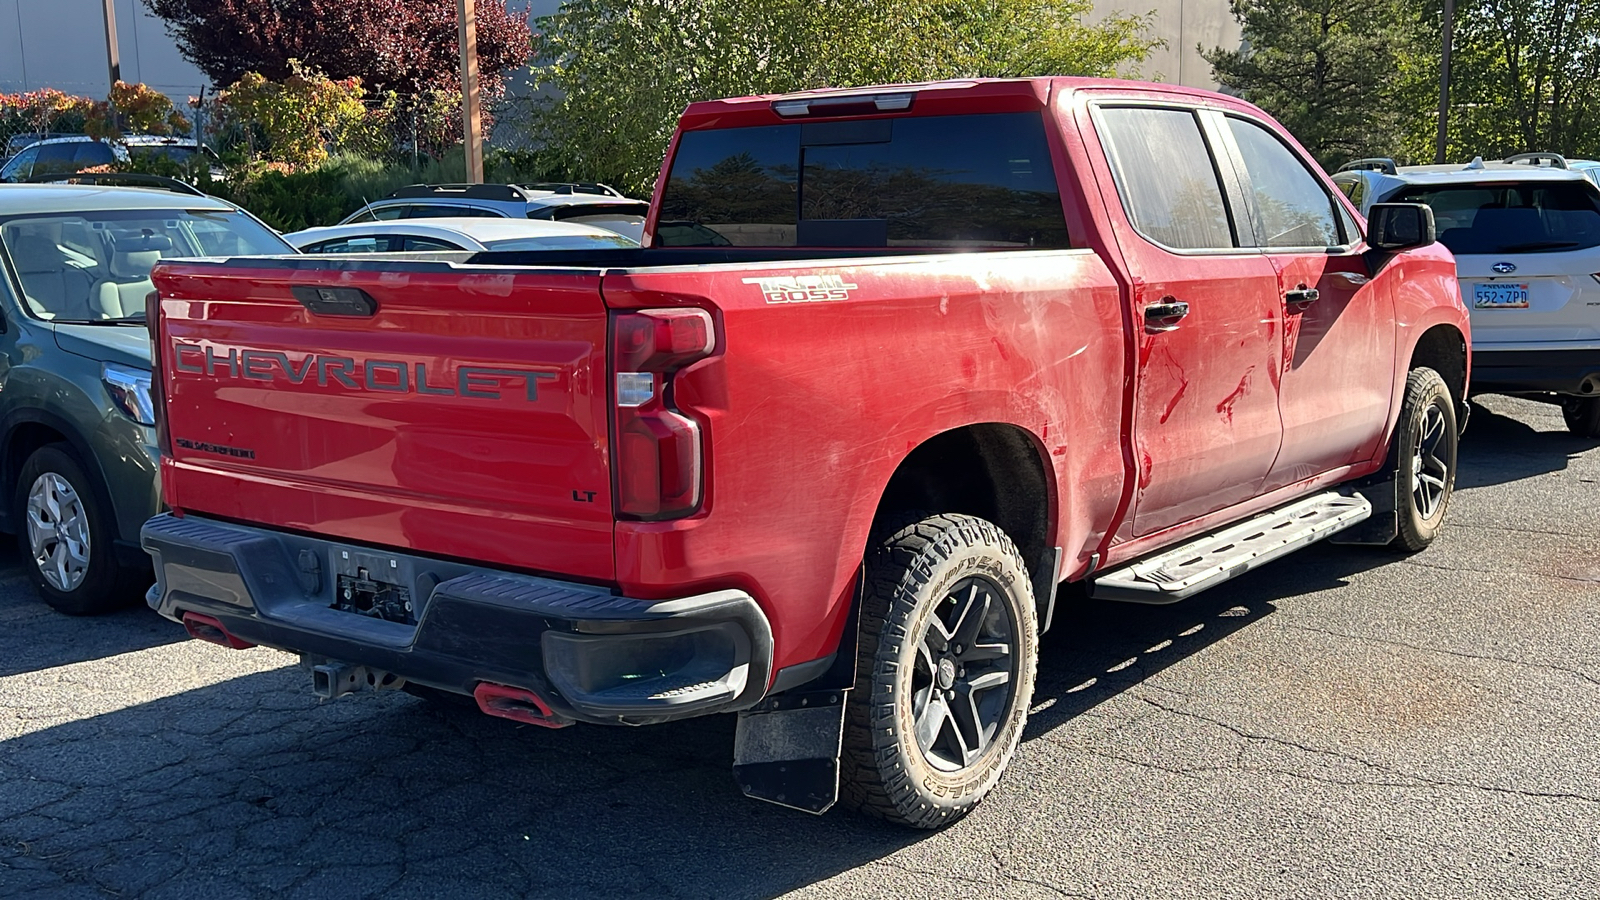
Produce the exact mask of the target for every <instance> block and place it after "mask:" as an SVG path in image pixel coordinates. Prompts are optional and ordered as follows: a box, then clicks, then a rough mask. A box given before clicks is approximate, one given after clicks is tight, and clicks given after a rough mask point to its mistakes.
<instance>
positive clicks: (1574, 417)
mask: <svg viewBox="0 0 1600 900" xmlns="http://www.w3.org/2000/svg"><path fill="white" fill-rule="evenodd" d="M1561 417H1562V418H1563V419H1566V420H1567V430H1568V431H1570V432H1572V433H1573V434H1575V435H1577V436H1578V437H1586V438H1600V397H1562V398H1561Z"/></svg>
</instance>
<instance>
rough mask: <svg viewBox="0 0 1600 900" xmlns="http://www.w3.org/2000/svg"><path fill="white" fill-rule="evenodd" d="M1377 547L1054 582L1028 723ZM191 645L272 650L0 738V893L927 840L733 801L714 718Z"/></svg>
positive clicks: (379, 891) (657, 859)
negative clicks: (577, 720)
mask: <svg viewBox="0 0 1600 900" xmlns="http://www.w3.org/2000/svg"><path fill="white" fill-rule="evenodd" d="M1387 559H1388V557H1385V556H1384V555H1383V554H1380V553H1372V552H1366V551H1363V550H1360V549H1356V548H1330V549H1321V548H1313V549H1311V550H1308V551H1305V552H1303V553H1301V554H1298V555H1297V556H1296V557H1295V558H1294V559H1292V560H1285V561H1283V562H1281V563H1279V564H1277V565H1276V566H1275V567H1273V569H1272V570H1270V571H1263V572H1259V573H1253V574H1252V575H1250V576H1247V577H1246V578H1244V579H1241V580H1240V581H1238V582H1236V583H1235V585H1230V586H1229V587H1227V588H1222V589H1219V590H1218V591H1214V592H1212V593H1211V594H1210V595H1209V596H1208V595H1202V597H1201V598H1196V599H1195V600H1193V601H1190V602H1189V603H1187V604H1181V605H1179V606H1176V607H1165V608H1162V607H1131V606H1127V605H1122V604H1109V603H1095V602H1090V601H1082V602H1079V603H1076V604H1074V603H1072V602H1071V601H1070V600H1069V601H1068V602H1067V605H1066V607H1065V608H1064V609H1062V610H1061V613H1060V616H1059V618H1058V620H1057V622H1056V625H1055V628H1054V630H1053V631H1052V632H1051V633H1050V634H1049V635H1047V636H1046V638H1045V641H1044V647H1043V653H1042V655H1041V663H1040V674H1039V690H1038V692H1037V693H1036V695H1035V700H1036V705H1038V706H1042V707H1044V708H1042V709H1040V711H1039V712H1038V713H1037V714H1035V715H1034V717H1033V719H1032V720H1031V722H1030V725H1029V728H1028V732H1027V735H1026V738H1027V739H1032V738H1036V737H1038V736H1040V735H1041V734H1043V733H1046V732H1048V731H1049V730H1050V729H1052V728H1054V727H1057V726H1059V725H1061V724H1063V723H1065V722H1067V721H1068V720H1070V719H1071V718H1072V717H1074V716H1076V715H1079V714H1080V713H1082V712H1083V711H1084V710H1087V709H1089V708H1091V707H1093V706H1094V705H1095V704H1097V703H1100V702H1102V701H1104V700H1106V699H1109V698H1110V697H1113V696H1115V695H1116V694H1118V693H1120V692H1122V691H1124V690H1126V689H1127V688H1129V687H1131V686H1133V685H1136V684H1138V683H1139V682H1140V681H1142V680H1144V679H1145V678H1148V677H1150V676H1151V675H1152V674H1154V673H1155V672H1157V671H1159V670H1160V669H1162V668H1164V667H1166V666H1168V665H1171V664H1172V663H1174V662H1177V661H1179V660H1181V659H1184V658H1185V657H1188V656H1190V655H1192V654H1194V653H1196V652H1198V651H1200V650H1202V649H1204V648H1205V647H1207V646H1210V645H1212V644H1215V643H1217V642H1218V641H1221V640H1225V639H1226V638H1227V637H1228V636H1229V635H1231V634H1233V633H1235V632H1237V631H1239V630H1240V629H1242V628H1245V627H1247V626H1249V625H1250V624H1252V623H1254V622H1258V621H1260V620H1261V619H1262V618H1263V617H1265V616H1268V615H1270V614H1272V612H1273V611H1274V609H1275V607H1274V605H1273V601H1275V600H1281V599H1282V598H1284V597H1286V596H1292V595H1294V594H1296V593H1299V592H1304V591H1313V590H1320V589H1323V588H1327V587H1330V586H1334V585H1337V584H1339V583H1340V579H1341V578H1342V577H1344V576H1345V575H1348V574H1350V573H1352V572H1354V571H1359V570H1361V569H1363V568H1368V567H1370V566H1374V565H1379V564H1382V563H1383V562H1385V561H1387ZM107 621H109V620H107ZM22 642H23V639H21V638H19V637H18V636H17V635H14V634H13V635H10V636H0V649H5V648H6V646H7V645H15V644H20V643H22ZM198 649H200V650H201V651H203V653H206V654H209V653H219V654H226V653H236V652H243V653H250V654H258V655H259V656H258V657H257V660H258V661H259V663H260V664H262V665H266V666H272V665H274V664H276V663H278V662H279V661H280V660H281V662H282V664H283V667H282V668H274V669H269V670H268V671H264V672H260V673H258V674H252V675H247V676H243V677H238V678H233V679H231V680H226V681H221V682H219V683H212V684H208V685H205V686H203V687H199V688H196V689H193V690H188V691H185V692H183V693H180V694H177V695H175V696H171V697H167V698H164V699H160V700H156V701H153V702H148V703H142V704H136V705H131V706H128V707H126V708H124V709H120V710H117V711H114V712H109V713H105V714H102V715H98V716H92V717H87V718H84V719H80V720H77V721H72V722H68V723H65V724H60V725H55V726H53V727H46V728H42V729H39V730H35V731H32V732H31V733H21V734H20V736H16V737H12V738H11V739H9V740H5V741H3V742H0V896H6V897H8V898H14V897H23V896H28V895H29V893H30V892H37V893H38V895H39V896H49V897H52V898H53V897H70V896H74V895H75V894H74V892H81V893H82V894H83V895H84V896H103V895H104V893H103V892H112V893H115V894H118V895H120V896H123V897H132V896H151V897H164V896H189V897H206V898H207V900H225V898H230V897H253V896H267V895H273V896H278V895H281V896H284V897H297V896H306V897H334V898H339V897H359V896H367V895H373V896H382V897H385V898H403V897H439V896H449V897H451V898H452V900H466V898H471V897H510V896H534V897H545V896H549V897H569V896H605V897H633V896H639V897H673V896H695V897H701V896H707V897H711V896H714V897H749V898H759V897H773V896H776V895H779V894H782V893H784V892H786V891H789V890H793V889H796V888H799V887H802V886H805V885H808V884H813V883H815V882H817V881H821V880H823V879H826V878H829V877H831V876H833V875H835V874H838V873H840V872H844V871H847V870H850V869H854V868H856V867H859V866H862V865H866V864H869V863H872V862H874V861H877V860H880V859H883V858H884V857H887V856H889V855H891V854H893V853H894V852H895V851H897V850H899V849H902V848H904V847H907V846H909V845H911V844H913V843H916V842H918V841H920V840H922V839H924V838H925V837H926V836H927V835H926V833H920V832H911V831H904V830H900V829H896V828H891V827H887V826H883V825H880V824H878V823H875V822H872V821H869V820H866V819H863V818H861V817H858V816H855V815H853V814H850V813H848V812H845V811H843V810H839V811H835V812H833V813H831V814H829V815H827V816H823V817H820V818H818V817H811V816H807V815H804V814H801V813H797V812H792V811H788V810H782V809H778V808H775V807H772V806H768V805H766V804H762V803H758V802H755V801H751V800H746V799H744V798H743V797H741V796H740V795H739V793H738V791H737V790H736V788H735V787H734V785H733V781H732V778H731V776H730V774H729V767H730V765H731V747H732V743H733V729H734V719H733V718H732V717H731V716H720V717H715V718H711V719H702V720H691V721H686V722H680V723H673V724H668V725H661V726H655V727H651V728H641V729H625V728H600V727H585V726H579V727H575V728H568V729H563V730H560V731H548V730H545V729H541V728H536V727H532V726H519V725H515V724H513V723H510V722H505V721H503V720H498V719H491V718H488V717H485V716H482V715H480V714H478V713H477V712H475V711H472V710H469V709H459V708H446V707H439V706H434V705H432V704H430V703H427V702H425V701H421V700H417V699H414V698H412V697H410V696H407V695H404V694H399V693H383V694H361V695H355V696H352V697H347V698H342V699H340V700H337V701H332V702H327V703H319V702H318V701H317V700H316V699H315V698H314V697H312V696H311V693H310V682H309V679H308V678H306V677H305V676H304V674H303V673H301V672H300V671H299V670H298V669H297V668H295V667H293V666H292V665H291V663H292V658H291V657H289V656H287V655H283V654H277V653H275V652H274V651H268V650H261V649H256V650H248V651H229V650H226V649H223V648H213V647H209V646H205V647H199V648H198ZM202 661H203V658H202ZM174 677H179V673H175V676H174ZM84 689H87V688H84ZM64 705H65V706H66V708H67V709H70V703H67V704H64ZM26 730H27V725H26V723H25V722H24V723H21V727H20V728H12V729H9V731H10V733H12V734H18V733H19V731H21V732H26ZM1002 793H1004V792H1003V791H1002ZM992 802H997V803H1007V802H1014V801H1012V800H1010V799H1008V798H1005V797H997V798H996V800H995V801H992ZM983 814H984V813H983V811H982V810H980V811H979V813H978V815H979V816H980V817H981V816H983Z"/></svg>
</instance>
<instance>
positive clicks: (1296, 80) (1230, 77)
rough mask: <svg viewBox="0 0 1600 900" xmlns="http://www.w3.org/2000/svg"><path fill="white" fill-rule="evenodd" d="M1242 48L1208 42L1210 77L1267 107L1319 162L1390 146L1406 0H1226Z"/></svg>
mask: <svg viewBox="0 0 1600 900" xmlns="http://www.w3.org/2000/svg"><path fill="white" fill-rule="evenodd" d="M1232 6H1233V14H1234V18H1236V19H1237V20H1238V21H1239V24H1240V25H1241V26H1242V29H1243V32H1244V39H1245V40H1246V41H1247V42H1248V45H1247V46H1248V49H1247V50H1225V49H1223V48H1221V47H1217V48H1213V49H1212V50H1209V51H1206V52H1205V53H1204V56H1205V58H1206V61H1207V62H1209V63H1211V65H1212V67H1213V69H1214V70H1215V73H1216V77H1217V80H1218V81H1219V82H1221V84H1222V85H1223V86H1224V87H1228V88H1232V89H1234V90H1237V91H1239V92H1240V93H1241V94H1242V95H1243V96H1244V98H1245V99H1246V100H1249V101H1250V102H1252V103H1254V104H1256V105H1257V106H1260V107H1261V108H1262V109H1264V110H1266V111H1267V112H1268V113H1270V114H1271V115H1272V116H1273V117H1274V118H1276V119H1277V120H1278V121H1279V122H1281V123H1283V125H1284V127H1285V128H1288V129H1289V131H1290V132H1291V133H1292V134H1294V135H1295V137H1296V138H1298V139H1299V140H1300V142H1301V143H1302V144H1304V145H1305V147H1306V149H1307V150H1309V151H1311V153H1312V155H1313V156H1315V157H1316V158H1317V160H1318V161H1319V162H1321V163H1322V164H1323V165H1325V166H1327V165H1337V164H1339V163H1342V162H1345V161H1347V160H1349V159H1352V158H1356V157H1362V156H1382V155H1390V154H1393V153H1394V152H1395V151H1396V150H1397V149H1398V146H1399V144H1400V143H1401V139H1402V136H1403V134H1404V133H1405V130H1406V127H1407V125H1408V124H1409V121H1408V120H1409V119H1410V118H1412V116H1411V115H1409V113H1411V112H1412V111H1411V110H1409V109H1407V108H1406V105H1405V102H1404V100H1405V98H1407V97H1408V96H1409V95H1408V94H1407V93H1406V91H1405V90H1404V88H1405V86H1406V83H1405V82H1403V81H1402V80H1400V79H1397V78H1396V77H1395V75H1396V73H1397V71H1400V70H1401V69H1402V68H1403V66H1404V65H1405V64H1407V63H1410V62H1412V61H1413V60H1414V58H1415V56H1416V52H1417V51H1416V44H1417V40H1418V27H1419V20H1418V17H1417V15H1416V12H1415V8H1414V6H1413V4H1411V3H1409V2H1407V0H1368V2H1364V3H1350V2H1348V0H1233V3H1232Z"/></svg>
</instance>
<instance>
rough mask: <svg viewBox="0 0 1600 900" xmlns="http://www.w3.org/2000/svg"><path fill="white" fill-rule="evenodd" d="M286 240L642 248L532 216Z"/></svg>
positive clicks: (400, 225) (310, 231)
mask: <svg viewBox="0 0 1600 900" xmlns="http://www.w3.org/2000/svg"><path fill="white" fill-rule="evenodd" d="M283 239H284V240H286V241H288V242H289V243H290V244H292V245H294V247H295V249H297V250H299V251H300V252H302V253H399V252H416V251H440V250H472V251H484V250H598V249H615V248H618V247H637V246H639V245H638V244H637V243H635V242H633V241H631V240H628V239H627V238H625V237H623V236H622V235H620V234H617V233H616V232H615V231H607V230H606V229H604V228H591V227H590V226H588V225H577V224H574V223H572V222H547V221H538V220H528V219H463V218H440V219H398V220H394V221H388V222H383V221H378V222H356V223H354V224H351V225H333V226H329V227H327V228H307V229H306V230H304V231H296V232H294V233H293V234H286V235H284V236H283Z"/></svg>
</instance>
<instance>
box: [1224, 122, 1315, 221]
mask: <svg viewBox="0 0 1600 900" xmlns="http://www.w3.org/2000/svg"><path fill="white" fill-rule="evenodd" d="M1228 130H1229V131H1231V132H1232V133H1233V140H1234V142H1235V143H1236V144H1238V146H1239V155H1240V156H1241V157H1242V158H1243V160H1244V168H1245V173H1246V174H1247V175H1249V179H1250V188H1251V192H1252V193H1253V195H1254V199H1255V207H1256V219H1257V226H1258V231H1259V232H1260V234H1259V235H1257V239H1256V241H1255V243H1257V244H1259V245H1260V246H1263V247H1336V246H1339V245H1340V244H1343V243H1344V239H1343V237H1342V236H1341V234H1340V231H1341V229H1340V228H1339V217H1338V216H1337V214H1335V213H1334V210H1333V198H1332V197H1331V196H1329V195H1328V192H1327V191H1326V190H1324V189H1323V187H1322V181H1321V179H1319V178H1317V176H1315V175H1313V174H1312V173H1311V171H1310V170H1309V169H1308V168H1307V167H1306V164H1305V163H1304V162H1302V161H1301V160H1300V157H1298V156H1296V155H1295V154H1294V153H1293V152H1291V151H1290V150H1289V148H1288V147H1286V146H1284V144H1283V142H1282V141H1280V140H1278V137H1277V135H1275V134H1273V133H1272V132H1270V131H1268V130H1267V129H1265V128H1263V127H1261V126H1260V125H1257V124H1256V123H1254V122H1250V121H1246V120H1244V119H1236V118H1234V117H1232V116H1229V117H1228Z"/></svg>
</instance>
